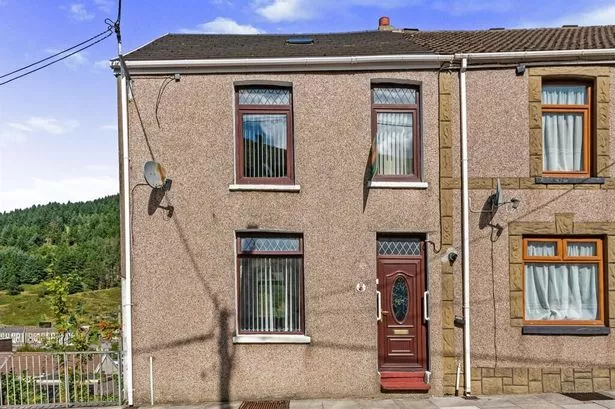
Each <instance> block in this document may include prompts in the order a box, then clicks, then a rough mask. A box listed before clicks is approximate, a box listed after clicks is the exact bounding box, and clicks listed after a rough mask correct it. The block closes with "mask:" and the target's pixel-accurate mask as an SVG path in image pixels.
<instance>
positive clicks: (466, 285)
mask: <svg viewBox="0 0 615 409" xmlns="http://www.w3.org/2000/svg"><path fill="white" fill-rule="evenodd" d="M467 68H468V59H467V58H465V57H464V58H462V59H461V69H460V70H459V99H460V101H459V102H460V108H461V201H462V205H461V207H462V225H461V230H462V235H463V241H462V248H461V254H462V259H463V318H464V325H463V355H464V356H463V363H464V369H463V371H464V380H465V393H464V395H465V396H471V395H472V365H471V362H470V351H471V349H470V341H471V339H470V328H471V326H470V215H469V214H470V212H469V210H470V199H469V191H468V121H467V114H468V112H467V100H466V70H467Z"/></svg>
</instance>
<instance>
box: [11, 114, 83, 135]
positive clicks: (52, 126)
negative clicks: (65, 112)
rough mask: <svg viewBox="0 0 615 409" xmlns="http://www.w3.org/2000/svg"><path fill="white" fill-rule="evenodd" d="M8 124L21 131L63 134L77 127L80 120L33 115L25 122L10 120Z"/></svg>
mask: <svg viewBox="0 0 615 409" xmlns="http://www.w3.org/2000/svg"><path fill="white" fill-rule="evenodd" d="M7 125H8V126H9V127H10V128H13V129H15V130H17V131H21V132H44V133H50V134H54V135H61V134H65V133H69V132H72V131H74V130H75V129H77V127H79V122H77V121H75V120H74V119H69V120H62V121H60V120H58V119H55V118H48V117H40V116H33V117H31V118H28V119H26V120H25V121H23V122H9V123H8V124H7Z"/></svg>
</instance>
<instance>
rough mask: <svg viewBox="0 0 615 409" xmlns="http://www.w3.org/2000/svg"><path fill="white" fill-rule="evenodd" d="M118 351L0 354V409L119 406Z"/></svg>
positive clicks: (121, 400) (120, 397) (119, 372)
mask: <svg viewBox="0 0 615 409" xmlns="http://www.w3.org/2000/svg"><path fill="white" fill-rule="evenodd" d="M121 374H122V363H121V355H120V353H119V352H40V353H36V352H32V353H30V352H25V353H19V352H18V353H14V354H10V355H9V354H7V355H4V356H2V355H0V407H2V408H5V407H15V406H41V407H42V406H44V407H75V406H102V405H114V406H117V405H120V406H121V405H122V402H123V396H122V388H121V385H122V379H121V376H122V375H121Z"/></svg>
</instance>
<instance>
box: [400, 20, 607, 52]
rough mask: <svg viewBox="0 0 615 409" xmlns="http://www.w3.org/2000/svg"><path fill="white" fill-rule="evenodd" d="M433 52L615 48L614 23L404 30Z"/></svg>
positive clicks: (411, 39) (408, 36) (415, 40)
mask: <svg viewBox="0 0 615 409" xmlns="http://www.w3.org/2000/svg"><path fill="white" fill-rule="evenodd" d="M405 35H406V37H407V38H408V41H411V42H414V43H416V44H418V45H420V46H422V47H425V48H427V49H429V50H431V51H433V52H434V53H436V54H453V53H495V52H515V51H555V50H591V49H596V50H597V49H604V48H615V26H588V27H561V28H528V29H514V30H477V31H423V32H421V31H417V32H410V31H406V32H405Z"/></svg>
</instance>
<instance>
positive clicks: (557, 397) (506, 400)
mask: <svg viewBox="0 0 615 409" xmlns="http://www.w3.org/2000/svg"><path fill="white" fill-rule="evenodd" d="M601 393H603V394H605V395H608V396H610V397H612V398H613V400H595V401H587V402H582V401H578V400H576V399H572V398H569V397H567V396H564V395H561V394H559V393H541V394H534V395H501V396H480V397H478V399H464V398H461V397H450V396H449V397H433V398H425V399H420V398H418V399H417V397H408V398H406V397H400V398H393V397H391V398H390V399H386V398H385V399H383V398H374V399H340V400H331V399H312V400H293V401H291V402H290V409H423V408H425V409H562V408H563V409H605V408H607V409H615V391H610V392H601ZM240 405H241V402H233V403H222V404H221V403H209V404H204V405H194V406H192V405H190V406H163V405H160V406H156V407H155V408H158V409H163V408H164V409H237V408H239V406H240ZM142 408H143V409H146V408H147V406H145V405H144V406H142ZM149 408H152V407H151V406H150V407H149ZM155 408H154V409H155Z"/></svg>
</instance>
